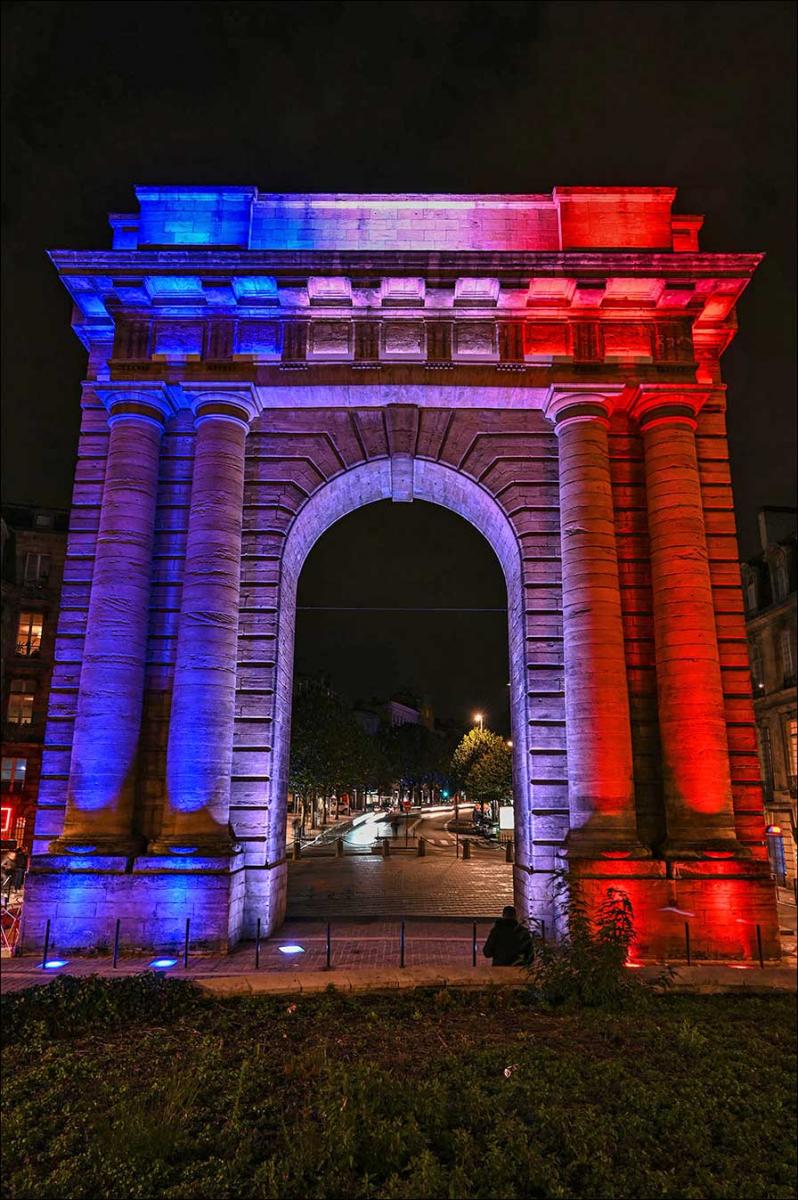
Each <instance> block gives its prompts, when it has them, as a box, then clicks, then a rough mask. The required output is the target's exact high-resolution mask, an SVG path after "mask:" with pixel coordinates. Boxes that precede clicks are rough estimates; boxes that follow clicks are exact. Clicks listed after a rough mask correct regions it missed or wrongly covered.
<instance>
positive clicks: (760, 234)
mask: <svg viewBox="0 0 798 1200" xmlns="http://www.w3.org/2000/svg"><path fill="white" fill-rule="evenodd" d="M794 12H795V10H794V7H793V5H792V4H790V3H763V2H761V0H760V2H759V3H750V4H748V3H718V4H712V3H700V2H699V3H696V2H688V3H676V2H674V3H642V4H637V3H632V2H627V3H620V4H616V3H587V4H583V3H575V2H572V3H556V4H525V3H515V2H514V3H418V4H417V3H407V2H405V0H402V2H400V3H379V4H372V3H368V2H363V0H358V2H356V3H343V4H339V3H321V4H317V3H307V2H305V3H296V2H295V3H287V4H283V3H279V4H259V3H253V2H250V3H246V4H236V3H211V4H190V3H166V4H162V3H155V2H149V3H146V4H144V3H119V2H114V3H102V2H98V3H87V4H74V3H66V4H63V3H54V2H52V0H47V2H46V3H6V4H5V6H4V18H3V24H4V31H3V33H4V36H3V67H4V69H3V92H4V137H3V160H4V183H5V189H4V197H3V204H4V207H3V225H4V234H5V238H4V249H5V287H4V298H3V349H4V353H3V372H4V374H3V427H4V437H3V497H4V499H7V500H12V501H32V502H38V503H41V504H50V505H64V506H65V505H67V504H68V501H69V494H70V486H71V477H72V471H73V465H74V453H75V445H76V436H77V424H78V394H79V382H80V380H81V378H82V376H83V371H84V364H85V359H84V352H83V349H82V347H81V346H80V344H79V343H78V341H77V339H76V338H75V337H74V335H73V334H72V333H71V331H70V328H69V315H70V312H69V303H68V300H67V296H66V293H65V292H64V291H63V289H62V288H61V286H60V284H59V283H58V281H57V279H56V276H55V272H54V271H53V269H52V267H51V266H50V264H49V262H48V260H47V258H46V256H45V249H46V248H81V247H89V248H102V247H107V246H109V245H110V230H109V229H108V227H107V225H106V213H107V212H109V211H117V212H119V211H122V212H124V211H130V210H131V208H133V207H134V201H133V193H132V187H133V184H135V183H173V184H174V183H198V184H202V183H229V184H256V185H257V186H259V187H260V188H261V189H263V190H273V191H299V192H313V191H348V192H359V191H364V192H367V191H388V192H390V191H416V192H423V191H431V192H432V191H442V192H447V191H453V192H514V191H517V192H535V191H541V192H545V191H549V190H550V189H551V188H552V186H554V185H556V184H560V185H565V184H571V185H574V184H592V185H612V184H650V185H674V186H676V187H678V188H679V197H678V199H677V206H676V207H677V210H679V211H682V212H703V213H705V214H706V223H705V226H704V230H703V231H702V234H701V244H702V248H703V249H706V250H716V249H717V250H759V251H765V252H766V254H767V259H766V261H765V263H764V264H763V266H762V267H761V268H760V270H759V272H758V273H757V275H756V277H755V279H754V282H753V283H752V285H751V286H750V288H749V290H748V292H747V293H746V295H745V297H744V298H743V300H742V302H741V304H740V306H739V317H740V326H741V332H740V334H739V336H738V338H737V339H736V340H735V342H734V343H733V344H732V347H731V348H730V350H729V351H728V352H727V354H726V356H725V359H724V363H725V376H726V379H727V382H728V383H729V387H730V436H731V451H732V465H733V470H734V479H735V489H736V497H737V509H738V522H739V527H740V535H741V549H742V552H743V553H744V554H751V553H753V552H755V550H756V548H757V546H756V523H755V521H756V510H757V508H758V507H760V506H762V505H764V504H779V505H790V504H795V495H794V470H793V463H794V459H795V408H794V404H795V401H794V397H795V389H794V364H795V345H794V328H795V281H794V262H795V244H794V212H795V189H794V113H795V94H794V78H795V61H794V44H795V30H794ZM326 540H329V542H330V547H332V548H330V547H327V546H325V545H324V544H323V543H320V544H319V546H317V548H316V549H315V550H314V552H313V555H312V556H311V559H310V560H309V562H308V567H307V570H306V572H305V576H306V578H305V579H303V596H304V599H303V603H306V604H308V603H317V604H322V603H323V604H327V605H333V604H334V605H347V604H349V605H351V604H358V603H359V604H363V605H366V604H369V605H377V606H385V605H386V604H394V605H397V606H401V607H407V606H418V605H419V604H421V603H423V604H424V605H426V606H431V607H441V606H443V607H445V606H451V605H458V604H459V605H461V606H471V607H480V606H481V607H492V606H495V605H497V604H498V605H501V604H502V603H503V585H502V582H501V576H500V572H499V570H498V566H497V565H496V564H495V563H494V562H493V560H492V559H491V556H490V552H489V551H487V549H484V550H483V549H482V546H481V545H480V539H479V537H478V535H476V534H474V533H473V531H471V530H470V529H469V528H468V526H466V525H465V523H463V522H460V521H458V519H457V518H455V517H453V516H452V515H451V514H449V513H446V512H444V511H442V510H439V509H435V508H430V507H428V506H422V505H420V504H419V505H412V506H409V507H407V508H404V507H398V506H391V505H384V506H383V505H380V506H378V507H376V508H375V509H374V511H373V512H368V511H366V512H362V513H357V514H354V515H353V516H352V517H350V518H348V519H347V520H346V521H344V522H342V523H341V525H340V527H339V528H336V529H335V530H333V531H330V533H328V534H327V535H326V539H325V541H326ZM389 541H390V544H391V549H390V551H389V547H388V542H389ZM366 567H368V569H366ZM308 592H312V593H313V594H314V596H315V597H319V598H315V599H314V598H308V596H307V594H306V593H308ZM501 626H502V622H501V618H500V617H499V616H497V614H495V613H483V614H481V615H477V614H462V615H461V616H459V617H456V616H455V615H453V614H450V615H449V617H448V618H447V617H445V616H442V615H441V614H426V615H425V614H421V613H417V614H415V616H412V617H411V616H410V615H409V614H405V615H401V616H391V617H388V616H386V615H384V614H383V615H378V614H372V615H371V616H369V617H368V618H365V617H364V616H363V615H362V614H357V615H355V616H354V617H352V616H346V615H345V614H337V615H336V616H333V615H330V614H328V615H326V616H325V615H322V614H304V615H302V617H301V619H300V625H299V634H300V641H299V644H298V656H299V658H298V661H299V663H300V664H301V665H302V666H303V668H306V669H309V668H311V667H312V664H313V663H314V662H317V663H318V664H319V666H321V667H324V668H326V669H328V670H330V671H331V672H332V674H333V676H334V678H335V681H336V683H338V685H339V686H340V687H341V688H342V689H343V690H344V691H345V692H347V694H349V695H351V696H352V698H353V699H354V698H356V696H361V695H365V694H368V693H370V692H371V691H375V692H379V691H384V690H385V687H383V682H385V681H390V682H385V686H386V687H391V686H394V685H395V684H398V683H400V682H404V683H406V684H408V685H409V686H412V687H415V688H417V689H418V690H420V691H426V692H427V693H428V694H430V696H431V698H432V700H433V703H434V704H435V706H436V707H437V708H438V709H439V710H442V711H447V712H452V713H453V715H456V713H457V710H459V708H460V707H462V706H470V705H471V704H472V702H477V701H478V702H479V703H480V704H483V705H484V707H485V708H486V710H487V709H490V708H491V707H492V708H494V709H495V708H496V707H497V706H498V707H501V697H502V696H503V692H502V688H505V685H506V669H507V668H506V647H505V642H506V633H505V631H504V629H503V628H502V627H501ZM475 647H478V648H479V649H478V651H477V652H476V654H474V653H473V651H474V648H475ZM350 651H351V653H350ZM347 663H349V664H351V665H350V666H347ZM370 681H371V682H370ZM381 681H383V682H381ZM505 690H506V689H505ZM481 696H484V697H485V699H484V700H480V699H479V697H481ZM502 719H503V718H501V719H500V718H499V717H498V714H496V718H495V720H494V723H495V724H497V725H499V724H501V721H502Z"/></svg>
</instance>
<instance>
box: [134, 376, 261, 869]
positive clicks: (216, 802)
mask: <svg viewBox="0 0 798 1200" xmlns="http://www.w3.org/2000/svg"><path fill="white" fill-rule="evenodd" d="M194 411H195V418H196V428H197V440H196V447H195V452H194V475H193V482H192V487H191V507H190V510H189V526H188V542H187V547H186V563H185V573H184V577H183V593H182V602H181V606H180V620H179V626H178V635H177V653H176V660H175V675H174V688H173V693H172V709H171V716H170V724H169V742H168V746H167V760H166V810H165V812H164V816H163V823H162V827H161V833H160V836H159V838H158V839H157V841H156V842H155V843H154V844H153V845H152V846H151V850H152V851H153V852H156V853H169V852H175V851H177V850H180V849H182V850H185V851H186V852H188V853H196V852H198V851H199V852H202V853H205V854H222V855H224V854H229V853H230V852H231V850H232V847H233V839H232V837H231V834H230V832H229V809H230V772H231V767H232V757H233V722H234V719H235V689H236V662H237V657H238V600H239V584H240V573H241V530H242V520H243V502H244V451H245V443H246V436H247V431H248V428H249V424H248V422H249V416H250V410H249V409H248V407H247V405H246V401H244V400H242V399H241V398H240V397H238V396H234V397H229V396H221V397H219V396H218V395H217V396H214V397H213V398H209V397H202V396H200V397H199V398H196V397H195V405H194Z"/></svg>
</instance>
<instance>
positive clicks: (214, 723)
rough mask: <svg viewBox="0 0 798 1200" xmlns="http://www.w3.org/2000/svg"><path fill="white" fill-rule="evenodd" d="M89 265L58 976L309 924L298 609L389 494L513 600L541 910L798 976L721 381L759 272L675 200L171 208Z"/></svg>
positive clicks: (38, 855)
mask: <svg viewBox="0 0 798 1200" xmlns="http://www.w3.org/2000/svg"><path fill="white" fill-rule="evenodd" d="M136 194H137V198H138V204H139V212H138V213H137V214H133V215H127V214H125V215H114V216H112V217H111V225H112V228H113V249H111V250H105V251H97V252H84V251H57V252H54V253H53V254H52V259H53V262H54V264H55V266H56V268H57V270H58V272H59V275H60V277H61V279H62V281H63V283H64V285H65V286H66V288H67V289H68V291H69V293H70V295H71V297H72V300H73V303H74V321H73V324H74V328H75V331H76V332H77V334H78V336H79V337H80V338H81V340H82V341H83V343H84V345H85V346H86V349H87V351H88V371H87V378H86V381H85V383H84V384H83V389H82V423H81V433H80V445H79V451H78V462H77V470H76V476H75V490H74V497H73V506H72V517H71V525H70V535H69V546H68V555H67V562H66V569H65V573H64V593H63V600H62V607H61V617H60V624H59V629H58V639H57V649H56V662H55V669H54V675H53V689H52V697H51V703H50V711H49V719H48V726H47V737H46V742H47V747H46V750H45V755H44V763H43V772H42V783H41V792H40V797H39V810H38V816H37V822H36V843H35V848H34V858H33V860H32V870H31V875H30V878H29V885H28V897H27V900H26V905H25V932H24V937H25V941H26V943H27V945H29V946H33V945H35V944H38V941H39V940H40V939H41V936H42V931H43V926H44V923H45V921H46V920H47V919H50V920H51V923H52V934H53V936H54V937H55V939H56V942H57V944H58V946H59V948H61V949H67V948H73V949H74V948H79V947H88V946H93V945H97V944H99V943H102V942H108V941H109V940H110V938H111V937H112V935H113V930H114V927H115V922H116V920H117V918H118V919H120V921H121V936H122V942H123V944H124V945H126V946H130V947H133V946H139V947H140V946H160V945H163V944H164V943H166V942H169V941H174V940H175V939H176V938H178V937H179V936H180V935H181V934H182V929H183V925H184V921H185V918H186V917H190V918H191V922H192V935H193V938H194V940H195V941H196V942H197V943H198V944H201V945H205V946H208V947H226V946H229V945H232V944H234V943H235V942H236V941H237V940H238V939H239V938H240V937H242V936H247V935H248V934H251V933H252V931H253V929H254V926H255V923H256V921H257V919H258V918H260V920H261V925H262V928H263V929H264V930H268V931H270V930H273V929H275V928H277V927H278V926H279V924H280V922H281V920H282V916H283V912H284V906H285V892H286V879H287V869H288V868H287V864H286V856H285V800H286V777H287V759H288V742H289V732H290V702H291V681H292V668H293V632H294V613H295V595H296V585H297V580H298V577H299V572H300V570H301V568H302V564H303V562H304V559H305V556H306V555H307V553H308V551H309V549H310V547H311V546H312V544H313V542H314V541H315V540H316V538H318V537H319V536H320V535H321V533H322V532H323V531H324V530H325V529H326V528H327V527H328V526H329V525H330V524H332V522H334V521H335V520H337V519H338V518H339V517H341V516H343V515H345V514H346V513H348V512H351V511H352V510H353V509H355V508H357V507H358V506H360V505H364V504H368V503H371V502H372V501H376V500H382V499H392V500H394V501H396V502H399V503H410V502H412V501H413V500H414V499H422V500H427V501H431V502H433V503H437V504H442V505H444V506H446V507H448V508H450V509H452V510H454V511H455V512H457V513H459V514H461V515H462V516H463V517H465V518H466V519H467V520H469V521H470V522H471V523H472V524H473V525H475V526H476V527H477V528H478V529H479V530H480V531H481V532H482V533H483V534H484V536H485V537H486V538H487V540H488V542H489V543H490V545H491V546H492V547H493V549H494V551H495V553H496V555H497V557H498V559H499V561H500V563H501V565H502V569H503V571H504V576H505V579H506V582H507V589H508V613H509V639H510V663H511V693H512V700H511V708H512V727H513V743H514V751H513V752H514V790H515V812H516V863H515V867H514V871H515V891H516V900H517V904H518V907H519V908H520V909H521V910H522V911H523V913H524V914H525V915H528V916H545V915H546V914H547V913H548V908H547V905H548V904H549V900H548V887H549V884H550V881H551V877H552V872H553V871H555V870H556V869H557V868H558V867H560V866H561V865H562V864H563V863H566V864H567V868H568V871H569V874H570V876H571V878H572V879H573V881H574V884H575V886H577V887H579V888H581V889H583V892H584V894H585V895H586V896H587V897H588V898H590V897H594V896H596V895H599V894H603V892H604V890H605V889H606V887H607V886H610V885H615V886H619V887H623V888H624V889H625V890H626V891H627V892H628V893H629V894H630V895H631V896H632V900H633V903H634V906H635V911H636V914H637V921H638V928H639V933H640V951H641V952H642V953H643V954H649V955H651V954H657V953H665V952H674V951H675V950H676V948H677V946H678V945H680V944H681V938H682V922H681V918H680V916H679V914H680V913H681V912H689V913H691V914H692V915H693V917H694V930H695V933H694V936H695V937H696V939H697V941H698V942H700V944H701V945H702V946H703V947H704V952H705V953H707V954H716V955H724V956H748V955H750V954H751V952H752V947H753V944H754V943H753V930H754V929H755V927H756V925H759V927H760V932H761V934H762V937H763V939H764V947H765V953H766V954H767V955H768V956H775V955H777V953H778V943H777V926H776V917H775V908H774V900H773V891H772V887H771V884H770V879H769V874H768V866H767V854H766V848H765V830H764V822H763V812H762V798H761V794H760V787H759V773H758V765H757V755H756V745H755V738H754V725H753V712H752V705H751V694H750V692H751V689H750V680H749V673H748V666H747V658H746V643H745V631H744V628H743V617H742V603H741V596H740V590H739V580H738V570H737V547H736V539H735V528H734V518H733V512H732V494H731V486H730V477H729V465H728V452H727V442H726V433H725V406H726V395H725V388H724V385H723V383H722V382H721V376H720V370H719V360H720V355H721V353H722V351H723V350H724V348H725V347H726V345H727V344H728V343H729V341H730V340H731V338H732V336H733V334H734V329H735V304H736V301H737V299H738V297H739V296H740V294H741V292H742V291H743V289H744V288H745V286H746V284H747V283H748V280H749V278H750V277H751V275H752V273H753V271H754V269H755V267H756V265H757V263H758V261H759V258H758V256H757V255H753V254H705V253H702V252H700V251H699V248H698V232H699V229H700V226H701V218H700V217H695V216H677V215H674V214H673V213H672V203H673V199H674V193H673V191H672V190H669V189H666V188H625V189H618V190H613V189H606V188H557V189H555V190H554V191H553V192H552V193H551V194H550V195H549V194H547V195H531V196H499V195H497V196H460V195H425V196H419V195H401V196H389V195H356V196H353V195H307V196H302V195H272V194H264V193H261V192H258V191H257V190H256V189H254V188H239V187H236V188H225V187H218V188H216V187H214V188H209V187H196V188H173V187H164V188H157V187H142V188H138V189H137V193H136Z"/></svg>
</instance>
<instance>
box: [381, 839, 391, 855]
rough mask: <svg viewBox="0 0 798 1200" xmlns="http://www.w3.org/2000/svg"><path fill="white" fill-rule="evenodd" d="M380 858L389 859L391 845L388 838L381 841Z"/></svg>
mask: <svg viewBox="0 0 798 1200" xmlns="http://www.w3.org/2000/svg"><path fill="white" fill-rule="evenodd" d="M382 857H383V858H390V857H391V843H390V841H389V839H388V838H383V839H382Z"/></svg>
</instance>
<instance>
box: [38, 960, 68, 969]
mask: <svg viewBox="0 0 798 1200" xmlns="http://www.w3.org/2000/svg"><path fill="white" fill-rule="evenodd" d="M68 966H69V959H68V958H48V959H47V962H43V963H42V969H43V970H44V971H57V970H58V968H59V967H68Z"/></svg>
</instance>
